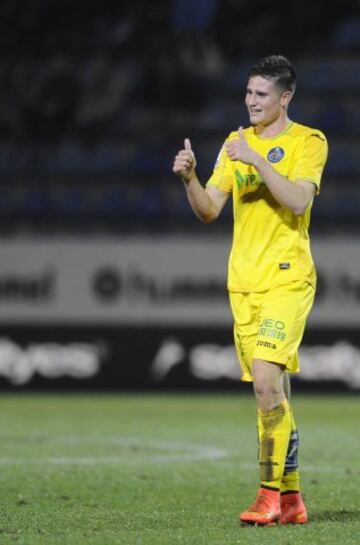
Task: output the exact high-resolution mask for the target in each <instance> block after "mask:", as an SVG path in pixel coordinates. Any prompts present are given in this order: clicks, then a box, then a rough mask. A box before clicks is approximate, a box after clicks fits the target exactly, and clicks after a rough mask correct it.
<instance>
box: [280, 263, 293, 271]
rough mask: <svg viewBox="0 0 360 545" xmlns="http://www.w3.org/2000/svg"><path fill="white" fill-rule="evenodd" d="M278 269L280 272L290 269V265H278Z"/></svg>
mask: <svg viewBox="0 0 360 545" xmlns="http://www.w3.org/2000/svg"><path fill="white" fill-rule="evenodd" d="M279 269H280V270H286V269H290V263H289V262H286V263H279Z"/></svg>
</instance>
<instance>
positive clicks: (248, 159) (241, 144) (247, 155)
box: [225, 127, 256, 165]
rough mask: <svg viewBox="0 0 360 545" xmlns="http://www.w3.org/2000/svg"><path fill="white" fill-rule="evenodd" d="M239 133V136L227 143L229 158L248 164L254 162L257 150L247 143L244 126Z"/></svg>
mask: <svg viewBox="0 0 360 545" xmlns="http://www.w3.org/2000/svg"><path fill="white" fill-rule="evenodd" d="M238 135H239V138H234V140H229V141H228V142H226V144H225V148H226V152H227V154H228V157H229V159H231V161H241V162H242V163H245V164H247V165H252V164H254V162H255V160H256V152H255V151H254V150H253V149H252V148H251V147H250V146H249V144H248V143H247V141H246V138H245V135H244V132H243V128H242V127H239V129H238Z"/></svg>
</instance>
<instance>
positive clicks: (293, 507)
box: [279, 492, 308, 524]
mask: <svg viewBox="0 0 360 545" xmlns="http://www.w3.org/2000/svg"><path fill="white" fill-rule="evenodd" d="M280 507H281V516H280V520H279V522H280V524H306V523H307V522H308V516H307V512H306V507H305V505H304V502H303V499H302V496H301V494H300V492H290V493H288V494H282V495H281V498H280Z"/></svg>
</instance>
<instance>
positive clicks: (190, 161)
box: [173, 138, 196, 182]
mask: <svg viewBox="0 0 360 545" xmlns="http://www.w3.org/2000/svg"><path fill="white" fill-rule="evenodd" d="M195 168H196V159H195V155H194V152H193V150H192V148H191V142H190V140H189V139H188V138H185V140H184V149H182V150H180V151H179V153H178V154H177V155H176V157H175V160H174V164H173V172H174V174H176V176H178V177H179V178H181V179H182V180H183V181H184V182H189V181H190V180H191V178H193V177H194V176H195Z"/></svg>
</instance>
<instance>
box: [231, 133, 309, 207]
mask: <svg viewBox="0 0 360 545" xmlns="http://www.w3.org/2000/svg"><path fill="white" fill-rule="evenodd" d="M238 134H239V138H236V139H234V140H231V141H229V142H228V143H227V144H226V150H227V153H228V156H229V158H230V159H231V160H232V161H242V162H243V163H246V164H248V165H253V166H254V167H255V168H256V170H257V171H258V173H259V174H260V176H261V178H262V179H263V180H264V182H265V184H266V185H267V187H268V189H269V191H270V192H271V194H272V195H273V197H274V198H275V199H276V200H277V202H278V203H279V204H281V205H282V206H286V207H287V208H289V209H290V210H291V211H292V212H294V214H296V215H298V216H301V215H302V214H304V212H305V210H306V209H307V207H308V206H309V204H310V202H311V201H312V199H313V198H314V195H315V193H316V190H317V188H316V185H315V183H314V182H313V181H312V180H310V179H309V180H304V179H301V180H295V183H294V182H290V181H289V180H288V178H286V177H285V176H282V175H281V174H279V172H277V171H276V170H275V169H274V168H273V167H272V166H271V165H270V164H269V163H268V162H267V161H266V160H265V159H264V157H262V155H260V154H259V153H258V152H257V151H255V150H254V149H253V148H251V147H250V146H249V145H248V143H247V141H246V138H245V136H244V133H243V131H242V128H241V127H240V129H239V131H238Z"/></svg>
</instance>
